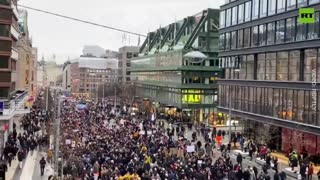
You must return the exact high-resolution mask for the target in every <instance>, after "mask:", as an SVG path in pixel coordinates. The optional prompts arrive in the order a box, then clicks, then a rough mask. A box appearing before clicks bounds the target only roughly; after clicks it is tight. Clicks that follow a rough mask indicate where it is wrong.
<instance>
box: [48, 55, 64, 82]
mask: <svg viewBox="0 0 320 180" xmlns="http://www.w3.org/2000/svg"><path fill="white" fill-rule="evenodd" d="M45 71H46V76H47V77H46V86H50V87H58V86H59V85H60V84H57V82H58V76H59V75H61V74H62V65H58V64H57V63H56V62H55V61H47V62H46V64H45ZM61 84H62V82H61Z"/></svg>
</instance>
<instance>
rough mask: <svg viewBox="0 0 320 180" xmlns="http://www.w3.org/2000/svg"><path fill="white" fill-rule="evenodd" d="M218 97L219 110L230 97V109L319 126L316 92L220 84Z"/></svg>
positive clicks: (318, 94)
mask: <svg viewBox="0 0 320 180" xmlns="http://www.w3.org/2000/svg"><path fill="white" fill-rule="evenodd" d="M314 93H315V95H314ZM219 95H220V98H219V105H220V106H222V107H229V106H230V105H229V101H228V98H232V103H231V106H232V109H236V110H241V111H245V112H251V113H255V114H261V115H265V116H270V117H276V118H280V119H286V120H292V121H297V122H301V123H306V124H311V125H316V126H320V121H318V120H319V118H320V99H319V98H314V97H315V96H316V97H319V96H320V92H313V91H309V90H296V89H285V88H283V89H281V88H263V87H247V86H224V85H221V86H220V87H219Z"/></svg>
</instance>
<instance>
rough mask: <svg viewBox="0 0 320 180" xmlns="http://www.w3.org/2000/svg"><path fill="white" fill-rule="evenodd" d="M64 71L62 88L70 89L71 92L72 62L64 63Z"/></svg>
mask: <svg viewBox="0 0 320 180" xmlns="http://www.w3.org/2000/svg"><path fill="white" fill-rule="evenodd" d="M62 70H63V73H62V89H63V90H64V91H70V92H71V83H72V82H71V81H72V79H71V62H70V61H67V62H65V63H64V65H63V68H62Z"/></svg>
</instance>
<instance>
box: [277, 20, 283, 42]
mask: <svg viewBox="0 0 320 180" xmlns="http://www.w3.org/2000/svg"><path fill="white" fill-rule="evenodd" d="M284 25H285V20H280V21H277V28H276V43H283V42H284V35H285V32H284Z"/></svg>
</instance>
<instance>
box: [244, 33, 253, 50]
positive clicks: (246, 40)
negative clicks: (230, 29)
mask: <svg viewBox="0 0 320 180" xmlns="http://www.w3.org/2000/svg"><path fill="white" fill-rule="evenodd" d="M250 37H251V34H250V28H246V29H244V34H243V47H245V48H247V47H250Z"/></svg>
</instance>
